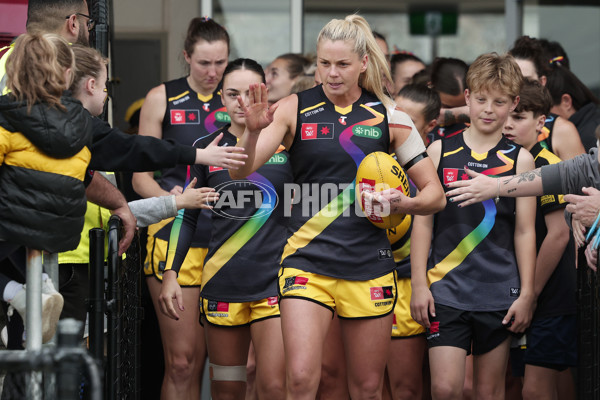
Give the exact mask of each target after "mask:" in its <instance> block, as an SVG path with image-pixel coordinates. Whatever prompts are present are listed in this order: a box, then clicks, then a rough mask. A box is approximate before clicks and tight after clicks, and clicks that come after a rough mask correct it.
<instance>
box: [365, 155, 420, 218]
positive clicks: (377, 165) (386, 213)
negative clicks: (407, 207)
mask: <svg viewBox="0 0 600 400" xmlns="http://www.w3.org/2000/svg"><path fill="white" fill-rule="evenodd" d="M390 188H393V189H397V190H400V191H401V192H402V193H404V194H405V195H407V196H410V186H409V184H408V177H407V176H406V174H405V173H404V170H403V169H402V167H401V166H400V164H398V161H396V160H395V159H394V157H392V156H391V155H389V154H387V153H384V152H382V151H377V152H374V153H371V154H368V155H367V156H366V157H365V158H364V159H363V160H362V162H361V163H360V165H359V166H358V171H357V172H356V196H357V201H358V202H359V203H360V208H361V209H362V211H363V213H364V214H365V216H366V217H367V218H368V219H369V221H371V222H372V223H373V224H374V225H375V226H377V227H379V228H381V229H392V228H395V227H396V226H398V225H400V224H401V223H402V221H403V220H404V217H405V214H390V208H389V206H384V207H373V206H372V204H371V203H370V202H365V199H364V197H363V196H362V193H363V192H370V193H374V192H381V191H383V190H387V189H390Z"/></svg>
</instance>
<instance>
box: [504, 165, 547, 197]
mask: <svg viewBox="0 0 600 400" xmlns="http://www.w3.org/2000/svg"><path fill="white" fill-rule="evenodd" d="M538 176H539V177H540V178H541V177H542V171H541V169H540V168H537V169H534V170H531V171H526V172H523V173H522V174H519V175H512V176H509V177H507V178H506V179H504V181H503V182H502V183H503V184H504V185H508V184H509V183H510V182H511V181H513V180H514V179H516V180H517V183H516V185H518V184H520V183H524V182H525V183H527V182H532V181H533V180H535V178H536V177H538ZM516 191H517V187H514V188H512V189H507V190H506V193H507V194H508V193H513V192H516Z"/></svg>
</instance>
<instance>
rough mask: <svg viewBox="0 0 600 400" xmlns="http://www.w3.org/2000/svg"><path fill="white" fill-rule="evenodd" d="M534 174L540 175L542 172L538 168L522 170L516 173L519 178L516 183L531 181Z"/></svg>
mask: <svg viewBox="0 0 600 400" xmlns="http://www.w3.org/2000/svg"><path fill="white" fill-rule="evenodd" d="M536 176H539V177H541V176H542V173H541V171H540V170H539V169H534V170H533V171H527V172H523V173H522V174H520V175H517V178H519V180H518V182H517V184H519V183H521V182H531V181H533V180H534V179H535V177H536Z"/></svg>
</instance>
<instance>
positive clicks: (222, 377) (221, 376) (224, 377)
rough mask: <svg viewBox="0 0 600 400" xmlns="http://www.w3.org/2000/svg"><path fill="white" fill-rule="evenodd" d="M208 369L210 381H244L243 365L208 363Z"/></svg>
mask: <svg viewBox="0 0 600 400" xmlns="http://www.w3.org/2000/svg"><path fill="white" fill-rule="evenodd" d="M208 371H209V375H210V380H211V381H236V382H246V366H245V365H233V366H226V365H216V364H212V363H208Z"/></svg>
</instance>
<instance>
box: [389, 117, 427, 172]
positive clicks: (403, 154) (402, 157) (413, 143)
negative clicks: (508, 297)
mask: <svg viewBox="0 0 600 400" xmlns="http://www.w3.org/2000/svg"><path fill="white" fill-rule="evenodd" d="M388 123H389V124H390V127H394V126H403V127H406V128H410V130H411V131H410V135H409V136H408V138H407V139H406V140H405V141H404V143H402V144H401V145H400V146H398V147H396V148H395V149H394V151H395V152H396V156H397V157H398V162H399V163H400V165H405V164H406V163H407V162H409V161H410V160H412V159H413V158H415V157H417V156H418V155H420V154H422V153H424V152H425V145H424V144H423V139H421V135H419V131H417V128H416V127H415V124H414V123H413V122H412V120H411V119H410V117H409V116H408V114H406V113H405V112H402V111H400V110H396V109H394V108H389V109H388Z"/></svg>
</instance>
